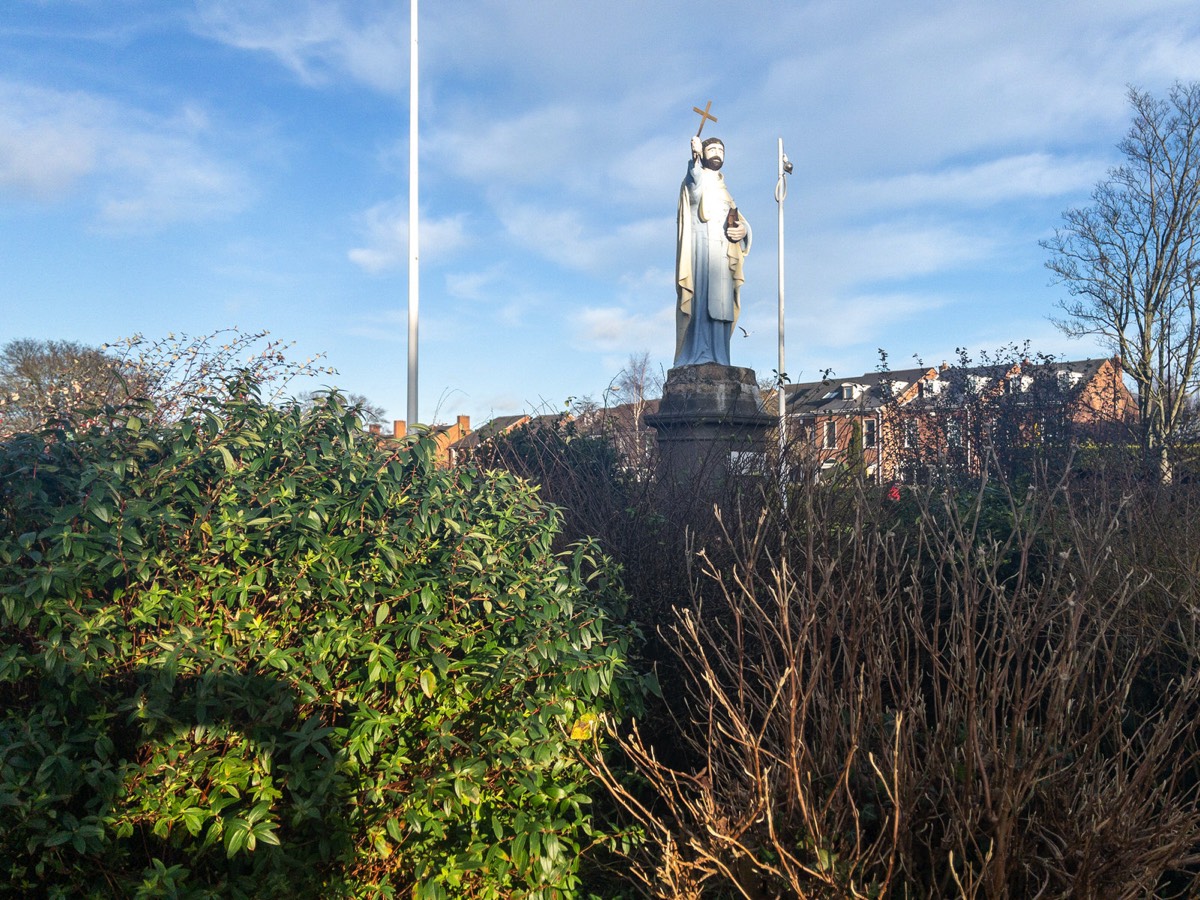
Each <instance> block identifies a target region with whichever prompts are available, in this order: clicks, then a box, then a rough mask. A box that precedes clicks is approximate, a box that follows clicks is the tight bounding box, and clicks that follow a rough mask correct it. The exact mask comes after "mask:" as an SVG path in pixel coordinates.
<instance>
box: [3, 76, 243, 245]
mask: <svg viewBox="0 0 1200 900" xmlns="http://www.w3.org/2000/svg"><path fill="white" fill-rule="evenodd" d="M209 131H210V125H209V122H208V119H207V117H206V116H205V115H204V113H203V112H202V111H200V110H199V109H196V108H191V107H184V108H182V109H180V110H179V111H178V112H177V113H176V114H174V115H171V116H168V117H163V116H156V115H153V114H150V113H146V112H144V111H141V110H137V109H132V108H130V107H128V106H124V105H121V104H119V103H116V102H114V101H112V100H109V99H106V98H103V97H98V96H95V95H93V94H88V93H85V92H79V91H76V92H62V91H54V90H50V89H47V88H42V87H37V86H32V85H27V84H21V83H15V82H0V188H7V189H9V190H11V191H14V192H16V193H17V194H19V195H24V196H26V197H29V198H32V199H34V200H37V201H42V202H46V201H54V200H61V199H63V198H65V197H68V196H70V195H73V194H78V193H81V192H82V193H85V194H86V195H87V196H88V197H90V202H91V203H92V204H93V207H94V211H95V217H96V222H97V224H99V225H101V226H104V227H109V228H118V229H127V228H145V227H158V226H163V225H167V224H170V223H173V222H182V221H191V220H196V219H206V218H212V217H213V216H217V215H221V214H225V213H229V212H233V211H235V210H238V209H240V208H242V207H243V206H244V205H245V204H246V203H247V201H248V199H249V198H250V197H251V196H252V195H253V188H252V185H251V183H250V181H249V179H248V177H247V176H246V175H245V173H244V172H243V171H242V170H241V169H240V168H239V167H237V166H236V165H234V164H232V163H230V162H228V161H227V160H225V159H224V158H222V157H221V156H219V155H218V154H216V153H214V152H213V151H212V150H210V149H209V148H208V146H207V145H206V144H207V141H208V137H209Z"/></svg>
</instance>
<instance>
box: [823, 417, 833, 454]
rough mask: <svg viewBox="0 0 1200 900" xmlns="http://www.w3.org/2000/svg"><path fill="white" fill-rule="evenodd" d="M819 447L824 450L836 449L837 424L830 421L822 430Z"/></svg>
mask: <svg viewBox="0 0 1200 900" xmlns="http://www.w3.org/2000/svg"><path fill="white" fill-rule="evenodd" d="M821 436H822V441H821V446H822V447H823V448H824V449H826V450H836V449H837V422H835V421H833V420H832V419H830V420H829V421H828V422H826V423H825V427H824V428H823V429H822V434H821Z"/></svg>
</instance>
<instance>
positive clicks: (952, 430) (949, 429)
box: [946, 420, 962, 447]
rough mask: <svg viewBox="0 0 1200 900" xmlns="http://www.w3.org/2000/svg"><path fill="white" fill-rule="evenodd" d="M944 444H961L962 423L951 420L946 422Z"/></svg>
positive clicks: (956, 445)
mask: <svg viewBox="0 0 1200 900" xmlns="http://www.w3.org/2000/svg"><path fill="white" fill-rule="evenodd" d="M946 446H948V447H961V446H962V424H961V423H959V422H956V421H954V420H951V421H949V422H947V423H946Z"/></svg>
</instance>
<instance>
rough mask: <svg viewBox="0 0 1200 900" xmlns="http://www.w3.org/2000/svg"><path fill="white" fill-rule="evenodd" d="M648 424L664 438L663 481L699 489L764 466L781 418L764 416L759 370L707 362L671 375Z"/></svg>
mask: <svg viewBox="0 0 1200 900" xmlns="http://www.w3.org/2000/svg"><path fill="white" fill-rule="evenodd" d="M646 424H647V425H649V426H650V427H651V428H653V429H654V430H655V431H656V432H657V434H658V455H659V477H660V481H664V480H665V481H670V482H673V483H675V484H677V485H681V486H686V485H689V484H690V485H696V486H699V485H701V484H710V485H711V484H719V483H723V482H725V481H726V480H727V479H728V476H729V474H730V472H731V471H732V472H735V473H736V472H741V471H752V470H754V469H755V468H756V466H760V465H761V461H762V460H763V459H764V458H765V453H766V442H767V431H768V430H769V429H771V428H772V427H774V426H775V424H776V419H775V416H772V415H770V414H769V413H767V412H764V411H763V408H762V402H761V401H760V399H759V393H758V383H757V380H756V379H755V376H754V370H753V369H747V368H743V367H740V366H721V365H717V364H716V363H706V364H704V365H699V366H679V367H677V368H674V369H671V371H669V372H668V373H667V382H666V384H665V385H664V386H663V396H662V402H661V403H660V404H659V407H658V412H657V413H656V414H654V415H650V416H646Z"/></svg>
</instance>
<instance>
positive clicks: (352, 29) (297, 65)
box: [195, 0, 409, 92]
mask: <svg viewBox="0 0 1200 900" xmlns="http://www.w3.org/2000/svg"><path fill="white" fill-rule="evenodd" d="M196 8H197V18H196V26H195V27H196V30H197V31H198V32H200V33H201V34H204V35H206V36H208V37H210V38H212V39H214V40H217V41H220V42H222V43H225V44H228V45H230V46H233V47H238V48H240V49H243V50H251V51H258V52H262V53H267V54H269V55H271V56H273V57H275V58H276V59H277V60H278V61H279V62H280V63H281V64H282V65H284V66H286V67H287V68H288V69H290V70H291V71H292V72H294V73H295V74H296V76H297V77H298V78H300V79H301V80H302V81H304V82H306V83H308V84H324V83H326V82H328V81H330V80H331V79H333V78H335V77H341V76H343V75H349V76H350V77H351V78H353V79H355V80H356V81H359V82H361V83H363V84H366V85H368V86H369V87H372V88H375V89H377V90H381V91H387V92H396V91H399V90H401V89H403V88H405V87H406V86H407V84H408V68H409V63H408V6H407V4H405V5H397V4H395V3H384V2H379V0H355V2H354V3H338V2H330V0H279V2H276V0H236V2H231V0H199V2H198V3H197V7H196Z"/></svg>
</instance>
